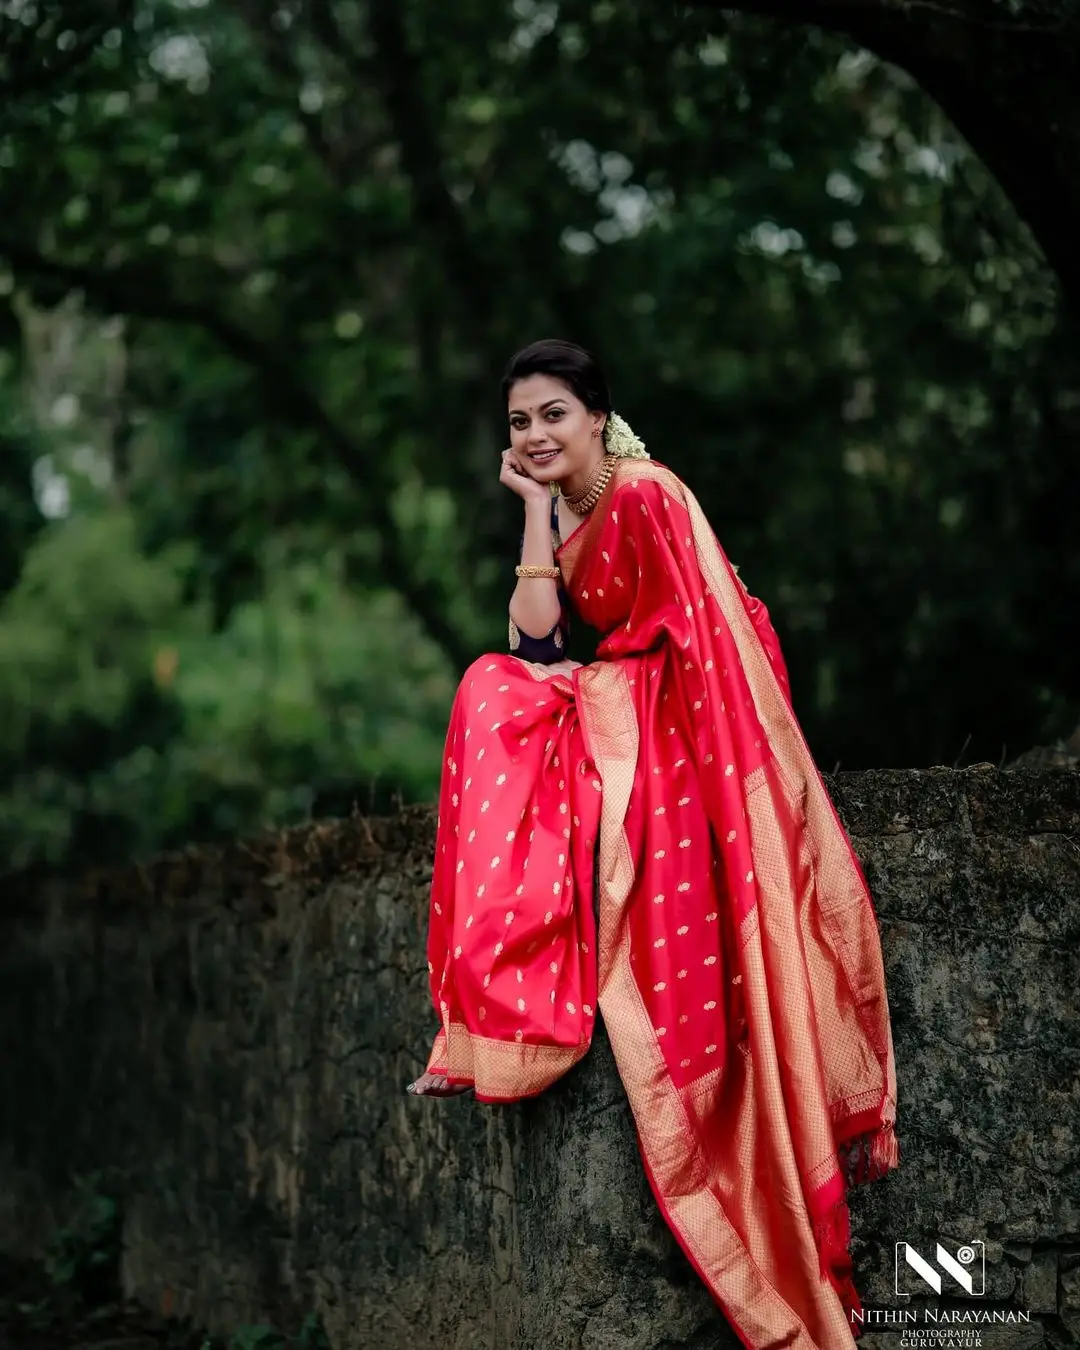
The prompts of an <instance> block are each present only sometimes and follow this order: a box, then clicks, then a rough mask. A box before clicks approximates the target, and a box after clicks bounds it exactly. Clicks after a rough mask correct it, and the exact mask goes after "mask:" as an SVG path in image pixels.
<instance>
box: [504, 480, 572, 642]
mask: <svg viewBox="0 0 1080 1350" xmlns="http://www.w3.org/2000/svg"><path fill="white" fill-rule="evenodd" d="M521 561H522V563H523V564H524V565H526V566H529V567H554V566H555V554H554V551H553V549H552V547H551V503H550V501H540V502H534V501H528V502H526V503H525V534H524V537H523V540H522V545H521ZM561 610H562V606H561V605H560V604H559V583H558V579H557V578H555V577H519V578H518V583H517V585H516V586H515V587H514V593H513V595H512V596H511V597H510V618H511V619H512V620H513V621H514V623H515V624H516V626H517V628H518V629H519V630H520V632H521V633H522V634H523V635H526V636H533V635H535V636H536V637H540V636H541V635H542V634H549V633H550V632H551V630H552V629H553V628H554V627H555V626H556V625H557V624H558V622H559V617H560V614H561Z"/></svg>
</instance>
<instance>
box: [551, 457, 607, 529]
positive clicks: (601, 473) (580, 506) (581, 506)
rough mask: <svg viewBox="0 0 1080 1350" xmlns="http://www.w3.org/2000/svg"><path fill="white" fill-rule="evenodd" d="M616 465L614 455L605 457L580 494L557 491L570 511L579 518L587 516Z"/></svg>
mask: <svg viewBox="0 0 1080 1350" xmlns="http://www.w3.org/2000/svg"><path fill="white" fill-rule="evenodd" d="M617 463H618V459H617V457H616V456H615V455H605V456H604V458H603V459H602V460H601V461H600V463H599V464H598V465H597V467H596V472H595V473H594V474H593V476H592V477H591V478H590V479H589V481H588V482H587V483H586V484H585V486H584V487H583V488H582V489H581V491H580V492H574V493H566V492H563V490H562V488H560V489H559V495H560V496H561V497H562V499H563V501H564V502H565V503H566V504H567V506H568V507H569V508H570V510H571V511H575V512H576V513H577V514H578V515H579V516H587V515H588V514H589V512H590V511H591V510H592V509H593V507H594V506H595V505H596V503H597V502H598V501H599V500H600V494H601V493H602V492H603V490H604V489H605V488H606V487H607V485H608V480H609V479H610V478H611V475H612V474H613V473H614V472H615V465H616V464H617Z"/></svg>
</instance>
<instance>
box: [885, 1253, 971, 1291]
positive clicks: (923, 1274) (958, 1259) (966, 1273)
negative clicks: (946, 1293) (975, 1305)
mask: <svg viewBox="0 0 1080 1350" xmlns="http://www.w3.org/2000/svg"><path fill="white" fill-rule="evenodd" d="M934 1258H935V1260H936V1261H937V1264H938V1266H940V1267H941V1270H938V1269H936V1268H935V1267H934V1266H932V1265H931V1264H930V1262H929V1261H928V1260H927V1259H926V1257H925V1256H922V1255H921V1254H920V1253H919V1252H917V1251H916V1250H915V1248H914V1247H913V1246H912V1245H911V1243H910V1242H898V1243H897V1244H896V1292H897V1293H898V1294H902V1295H903V1296H904V1297H905V1298H910V1297H911V1295H912V1294H913V1293H921V1292H922V1290H921V1289H920V1288H919V1286H918V1281H919V1280H921V1281H922V1283H923V1284H926V1285H929V1286H930V1288H931V1289H932V1290H933V1291H934V1293H935V1294H940V1293H941V1271H942V1270H943V1271H945V1273H946V1274H947V1275H949V1276H951V1278H952V1280H953V1281H955V1283H956V1284H958V1285H959V1286H960V1287H961V1288H962V1289H963V1290H964V1291H965V1292H966V1293H968V1294H972V1295H974V1296H976V1297H978V1296H981V1295H983V1294H985V1293H986V1248H985V1245H984V1244H983V1243H982V1242H965V1243H964V1244H963V1245H962V1246H960V1247H957V1248H956V1251H955V1253H954V1252H950V1251H948V1250H947V1249H946V1248H945V1247H943V1246H942V1245H941V1243H940V1242H938V1244H937V1248H936V1251H935V1253H934Z"/></svg>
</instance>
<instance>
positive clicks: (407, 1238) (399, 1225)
mask: <svg viewBox="0 0 1080 1350" xmlns="http://www.w3.org/2000/svg"><path fill="white" fill-rule="evenodd" d="M830 787H831V790H832V791H833V794H834V797H835V799H836V801H837V804H838V806H839V808H840V812H841V815H842V816H843V818H844V820H845V823H846V824H847V826H848V828H849V830H850V831H851V834H852V837H853V839H854V841H855V844H856V847H857V850H858V852H859V854H860V856H861V857H862V858H863V860H864V862H865V864H866V867H867V870H868V874H869V877H870V881H871V885H872V887H873V890H874V893H875V897H876V904H877V910H878V915H879V919H880V924H881V930H882V938H883V947H884V951H885V960H886V967H887V974H888V980H889V991H890V1004H891V1007H892V1012H893V1028H894V1035H895V1043H896V1054H897V1071H898V1080H899V1122H898V1135H899V1139H900V1145H901V1151H902V1164H901V1167H900V1169H899V1170H898V1171H897V1172H895V1173H893V1174H892V1175H890V1176H889V1177H888V1178H887V1179H886V1180H885V1181H883V1182H880V1183H876V1184H875V1185H873V1186H871V1187H868V1188H865V1189H860V1190H859V1191H857V1192H856V1193H855V1194H854V1195H853V1197H852V1222H853V1229H854V1233H855V1240H854V1245H853V1251H854V1256H855V1262H856V1271H857V1283H858V1286H859V1289H860V1291H861V1293H862V1295H863V1300H864V1302H865V1303H867V1304H877V1303H891V1304H893V1305H895V1304H896V1300H895V1298H894V1297H893V1295H892V1293H891V1290H892V1288H893V1249H894V1244H895V1242H897V1241H901V1240H907V1241H910V1242H912V1243H914V1244H915V1245H916V1246H917V1247H918V1248H919V1249H920V1250H922V1251H924V1252H927V1251H928V1252H929V1253H930V1254H932V1253H933V1251H934V1243H935V1241H936V1240H937V1239H938V1238H939V1237H940V1238H941V1240H942V1241H943V1242H957V1243H958V1242H960V1241H964V1240H982V1241H984V1242H985V1243H986V1261H987V1265H986V1283H987V1297H986V1298H985V1299H983V1300H979V1301H977V1302H978V1303H979V1306H983V1307H985V1306H990V1305H992V1306H1001V1307H1005V1306H1011V1307H1014V1308H1016V1309H1020V1310H1026V1311H1029V1312H1030V1313H1031V1324H1030V1326H1028V1327H1026V1328H1019V1329H1018V1328H1015V1327H1012V1328H1010V1327H1003V1328H996V1329H994V1330H993V1331H991V1332H986V1331H984V1332H983V1333H982V1341H981V1343H982V1345H984V1346H988V1347H1003V1348H1004V1347H1009V1350H1012V1347H1016V1350H1020V1348H1021V1347H1036V1346H1050V1345H1055V1346H1067V1345H1076V1344H1080V994H1078V990H1080V946H1078V942H1077V939H1078V937H1080V774H1076V773H1071V772H1064V773H1042V774H1036V773H1015V774H999V773H997V772H995V771H993V770H990V769H974V770H968V771H964V772H960V773H956V772H951V771H948V770H932V771H927V772H904V773H900V772H896V773H886V772H877V773H866V774H843V775H840V776H838V777H837V778H835V779H833V780H831V782H830ZM433 838H434V820H433V815H432V813H431V812H430V811H428V810H413V811H409V812H406V813H404V814H402V815H400V816H398V817H396V818H394V819H389V820H377V821H365V820H359V819H358V820H355V821H350V822H333V823H328V824H320V825H314V826H311V827H310V828H307V829H304V830H298V831H294V832H291V833H289V834H286V835H284V836H280V837H278V836H274V837H272V838H269V839H265V840H261V841H254V842H251V843H248V844H237V845H235V846H234V847H231V848H229V849H226V850H223V851H212V850H200V851H192V852H190V853H188V854H186V855H183V856H177V857H170V858H166V859H163V860H161V861H159V862H157V863H155V864H154V865H152V866H149V867H147V868H145V869H133V870H130V871H126V872H119V873H113V874H107V875H101V876H96V877H89V878H84V879H83V880H82V881H81V882H80V883H78V884H74V883H67V884H61V883H59V882H56V881H39V882H37V883H33V882H31V881H29V880H24V881H23V882H21V883H19V884H18V885H15V886H13V887H11V888H10V890H9V893H8V894H7V895H5V897H4V900H3V902H2V905H0V925H2V929H3V932H2V938H3V941H2V945H0V967H2V971H0V975H2V978H0V1002H2V1005H3V1006H2V1008H0V1038H2V1059H0V1064H2V1068H0V1247H4V1248H6V1249H7V1250H8V1251H9V1252H13V1253H16V1254H20V1255H26V1254H31V1253H33V1252H34V1251H36V1250H39V1249H40V1247H41V1245H42V1244H43V1243H44V1242H45V1241H46V1239H47V1237H48V1235H49V1233H50V1231H51V1230H52V1229H53V1228H54V1227H55V1225H56V1224H57V1223H59V1222H61V1221H62V1220H63V1217H64V1205H65V1203H66V1197H67V1196H68V1195H69V1194H70V1181H71V1177H72V1176H73V1175H78V1174H86V1173H90V1172H100V1173H101V1174H102V1176H103V1177H104V1178H105V1179H106V1184H107V1185H108V1186H109V1187H110V1188H111V1189H112V1190H113V1191H114V1192H115V1193H116V1194H117V1195H118V1196H119V1198H120V1200H121V1202H122V1205H123V1212H124V1216H125V1218H124V1260H123V1278H124V1282H125V1285H126V1287H127V1289H128V1290H129V1291H130V1292H131V1294H132V1295H133V1296H135V1297H136V1298H138V1299H139V1300H142V1301H144V1302H146V1303H147V1304H149V1305H151V1306H154V1307H164V1308H167V1309H169V1310H171V1311H173V1312H175V1313H176V1314H178V1315H185V1316H190V1317H192V1318H194V1319H196V1320H197V1321H198V1322H200V1323H201V1324H203V1325H205V1326H207V1327H209V1328H210V1329H211V1330H220V1331H225V1330H228V1329H229V1328H230V1327H233V1326H236V1325H238V1324H241V1323H245V1322H256V1321H272V1322H275V1323H276V1324H278V1325H280V1326H284V1327H294V1326H295V1325H296V1324H297V1323H299V1321H300V1320H301V1319H302V1317H303V1316H304V1315H305V1314H306V1313H308V1312H309V1311H312V1310H315V1311H318V1312H319V1313H320V1314H321V1315H322V1318H323V1321H324V1324H325V1326H326V1328H327V1330H328V1332H329V1334H330V1338H331V1342H332V1344H333V1346H334V1347H335V1350H360V1347H374V1348H375V1350H406V1347H407V1350H429V1348H430V1350H435V1347H439V1350H447V1348H448V1347H450V1348H453V1350H616V1348H618V1350H675V1347H683V1348H687V1347H693V1348H695V1350H706V1347H708V1348H709V1350H711V1348H712V1347H725V1346H735V1345H736V1344H737V1342H736V1341H735V1339H734V1337H733V1336H732V1335H731V1333H730V1332H728V1331H727V1329H726V1327H725V1326H724V1324H723V1322H722V1319H721V1318H720V1317H719V1315H718V1313H717V1312H716V1310H715V1308H714V1306H713V1305H712V1304H711V1302H710V1300H709V1298H708V1297H707V1295H706V1294H705V1292H704V1290H703V1288H702V1287H701V1286H700V1284H699V1282H698V1281H697V1278H696V1276H694V1275H693V1273H692V1272H691V1270H690V1269H689V1267H688V1265H687V1263H686V1262H685V1260H684V1259H683V1257H682V1255H681V1253H680V1252H679V1250H678V1248H677V1247H676V1245H675V1243H674V1241H673V1239H672V1238H671V1237H670V1235H669V1233H668V1231H667V1229H666V1227H665V1225H664V1224H663V1222H662V1220H661V1219H660V1218H659V1216H658V1215H657V1213H656V1211H655V1208H654V1205H653V1202H652V1199H651V1196H650V1194H649V1191H648V1188H647V1185H646V1183H645V1180H644V1178H643V1176H642V1172H641V1166H640V1162H639V1159H638V1154H637V1150H636V1146H635V1141H634V1134H633V1127H632V1123H631V1118H630V1114H629V1109H628V1107H627V1104H626V1102H625V1098H624V1097H623V1094H622V1091H621V1087H620V1084H619V1081H618V1078H617V1076H616V1074H615V1070H614V1065H613V1062H612V1059H611V1056H610V1052H609V1051H608V1048H607V1045H606V1041H605V1039H604V1037H603V1035H602V1034H600V1035H599V1036H598V1040H597V1044H596V1045H595V1046H594V1049H593V1052H592V1053H591V1054H590V1055H589V1056H588V1057H587V1058H586V1060H585V1062H584V1063H583V1064H581V1065H580V1066H578V1068H577V1069H576V1070H574V1071H573V1072H572V1073H571V1074H570V1075H569V1076H568V1077H567V1078H566V1079H565V1080H564V1081H563V1082H562V1083H560V1084H559V1085H557V1086H556V1087H555V1088H554V1089H552V1090H551V1091H550V1092H549V1093H547V1094H545V1095H543V1096H542V1097H540V1098H538V1099H536V1100H535V1101H532V1102H529V1103H524V1104H521V1105H519V1106H513V1107H483V1106H480V1105H478V1104H476V1103H475V1102H473V1101H472V1100H471V1099H457V1100H453V1101H449V1102H438V1101H432V1100H427V1101H425V1100H416V1099H413V1098H411V1097H409V1096H407V1095H406V1094H405V1092H404V1090H403V1089H404V1085H405V1083H406V1082H407V1081H408V1080H409V1079H410V1078H411V1077H413V1076H415V1074H416V1073H417V1072H418V1071H419V1069H420V1068H421V1067H422V1061H423V1057H424V1055H425V1054H426V1049H427V1045H428V1042H429V1038H430V1036H431V1034H432V1032H433V1030H434V1024H433V1020H432V1017H431V1014H430V1010H429V1007H428V1001H427V992H426V966H425V959H424V947H423V937H424V927H425V904H426V886H427V883H428V879H429V877H430V856H431V853H432V844H433ZM915 1301H917V1300H915ZM861 1344H862V1346H863V1347H864V1350H874V1348H875V1347H884V1346H889V1347H893V1348H895V1347H898V1346H899V1340H898V1338H897V1337H896V1336H895V1335H887V1334H884V1333H876V1334H874V1335H867V1336H865V1337H864V1338H863V1340H862V1342H861Z"/></svg>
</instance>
